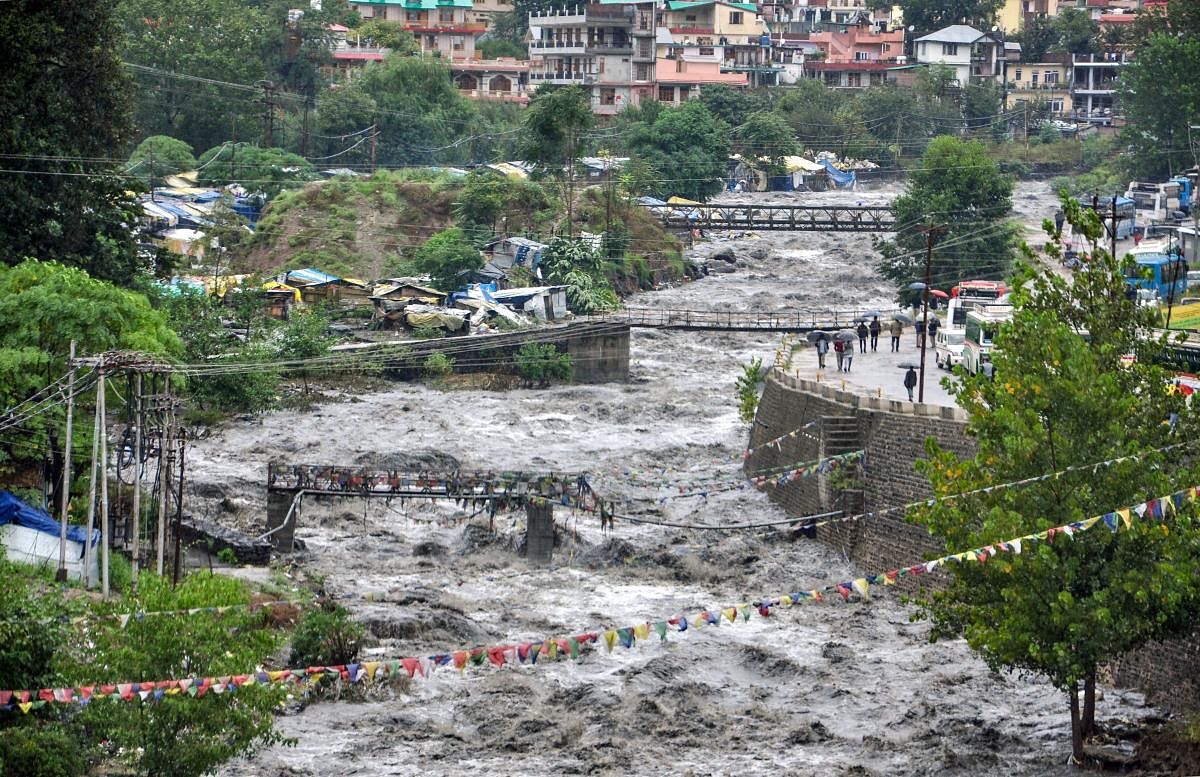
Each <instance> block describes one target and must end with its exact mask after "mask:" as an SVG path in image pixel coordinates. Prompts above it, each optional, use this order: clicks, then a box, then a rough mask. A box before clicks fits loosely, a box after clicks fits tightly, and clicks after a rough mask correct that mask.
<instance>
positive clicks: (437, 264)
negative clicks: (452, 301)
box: [413, 227, 483, 293]
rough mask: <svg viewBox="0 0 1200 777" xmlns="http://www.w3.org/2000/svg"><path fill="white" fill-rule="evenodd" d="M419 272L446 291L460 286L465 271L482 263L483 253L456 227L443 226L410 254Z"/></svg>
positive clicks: (461, 285) (466, 272) (467, 272)
mask: <svg viewBox="0 0 1200 777" xmlns="http://www.w3.org/2000/svg"><path fill="white" fill-rule="evenodd" d="M413 258H414V260H415V261H416V265H417V267H418V268H419V269H420V270H421V272H424V273H428V274H429V277H430V279H431V280H432V281H433V285H434V286H435V287H437V289H438V290H439V291H445V292H447V293H449V292H452V291H456V290H457V289H460V288H462V287H463V286H464V285H466V283H467V282H468V279H467V277H466V276H467V275H468V274H469V273H471V272H472V271H474V270H478V269H479V268H481V267H483V256H482V255H481V254H480V253H479V249H478V248H476V247H475V246H474V245H473V244H472V243H471V241H470V240H468V239H467V236H466V235H465V234H464V233H463V231H462V230H461V229H459V228H458V227H452V228H450V229H443V230H442V231H441V232H438V233H437V234H435V235H434V236H433V237H431V238H429V240H427V241H425V244H424V245H422V246H421V247H420V248H418V249H417V251H416V253H415V254H414V256H413Z"/></svg>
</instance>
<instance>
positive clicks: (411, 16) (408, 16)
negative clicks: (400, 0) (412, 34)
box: [404, 11, 421, 22]
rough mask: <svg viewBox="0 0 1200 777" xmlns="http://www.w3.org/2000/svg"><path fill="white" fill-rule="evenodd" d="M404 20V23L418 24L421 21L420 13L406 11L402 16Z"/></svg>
mask: <svg viewBox="0 0 1200 777" xmlns="http://www.w3.org/2000/svg"><path fill="white" fill-rule="evenodd" d="M404 19H405V21H409V22H419V21H421V12H420V11H408V12H406V13H405V14H404Z"/></svg>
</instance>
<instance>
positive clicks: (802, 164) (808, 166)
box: [783, 156, 825, 173]
mask: <svg viewBox="0 0 1200 777" xmlns="http://www.w3.org/2000/svg"><path fill="white" fill-rule="evenodd" d="M783 164H784V166H786V167H787V171H788V172H789V173H794V172H797V171H799V172H802V173H815V172H817V171H819V170H824V169H825V168H824V167H822V166H821V165H819V164H817V163H816V162H813V161H811V160H808V159H805V158H804V157H802V156H785V157H784V158H783Z"/></svg>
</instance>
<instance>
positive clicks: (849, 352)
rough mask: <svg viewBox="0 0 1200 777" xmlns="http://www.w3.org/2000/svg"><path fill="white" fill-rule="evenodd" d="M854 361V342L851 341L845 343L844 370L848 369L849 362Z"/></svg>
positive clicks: (847, 370)
mask: <svg viewBox="0 0 1200 777" xmlns="http://www.w3.org/2000/svg"><path fill="white" fill-rule="evenodd" d="M853 361H854V343H853V341H851V342H849V343H846V372H849V371H850V364H851V363H852V362H853Z"/></svg>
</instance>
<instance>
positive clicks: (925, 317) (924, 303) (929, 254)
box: [917, 226, 946, 403]
mask: <svg viewBox="0 0 1200 777" xmlns="http://www.w3.org/2000/svg"><path fill="white" fill-rule="evenodd" d="M945 229H946V228H945V227H935V226H928V227H923V228H922V229H921V230H920V231H921V232H924V233H925V282H924V283H923V284H922V290H921V309H922V312H921V333H922V334H921V373H920V380H919V381H918V383H917V386H918V393H917V402H920V403H924V402H925V350H926V348H927V346H928V344H929V281H930V280H931V278H932V276H931V270H932V267H933V240H934V238H935V237H937V236H939V235H941V234H942V233H943V232H944V231H945Z"/></svg>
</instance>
